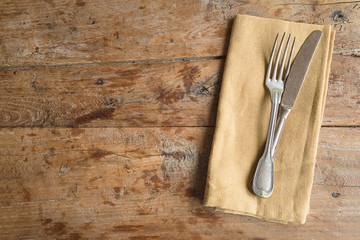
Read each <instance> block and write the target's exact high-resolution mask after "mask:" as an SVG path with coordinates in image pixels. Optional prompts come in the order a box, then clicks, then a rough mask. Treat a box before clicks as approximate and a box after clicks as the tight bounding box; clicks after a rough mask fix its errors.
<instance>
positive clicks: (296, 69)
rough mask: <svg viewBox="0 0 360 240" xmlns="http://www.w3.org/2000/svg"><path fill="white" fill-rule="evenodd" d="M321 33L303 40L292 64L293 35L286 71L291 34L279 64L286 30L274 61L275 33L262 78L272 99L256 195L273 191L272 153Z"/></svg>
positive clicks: (255, 187) (258, 170) (258, 166)
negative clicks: (263, 77) (267, 63)
mask: <svg viewBox="0 0 360 240" xmlns="http://www.w3.org/2000/svg"><path fill="white" fill-rule="evenodd" d="M321 35H322V32H321V31H313V32H312V33H311V34H310V35H309V36H308V38H307V39H306V40H305V41H304V43H303V45H302V46H301V48H300V50H299V52H298V53H297V55H296V57H295V59H294V61H293V63H292V64H291V58H292V54H293V50H294V45H295V38H294V39H293V41H292V46H291V50H290V53H289V57H288V61H287V66H286V71H285V73H284V68H285V62H286V58H287V54H288V52H289V51H288V50H289V45H290V40H291V35H289V37H288V39H287V42H286V46H285V49H284V54H283V56H282V60H281V65H280V67H279V62H280V57H281V51H282V48H283V44H284V38H285V33H284V34H283V36H282V39H281V41H280V46H279V48H278V51H277V54H276V59H275V63H273V60H274V55H275V52H276V46H277V42H278V37H279V34H277V36H276V39H275V43H274V46H273V49H272V51H271V55H270V60H269V65H268V68H267V72H266V77H265V85H266V87H267V88H268V90H269V92H270V97H271V102H272V105H271V115H270V124H269V130H268V135H267V139H266V145H265V150H264V153H263V155H262V157H261V158H260V160H259V162H258V165H257V168H256V171H255V175H254V179H253V183H252V188H253V191H254V193H255V194H256V195H258V196H259V197H263V198H267V197H270V196H271V194H272V192H273V188H274V161H273V158H274V156H275V151H276V148H277V145H278V143H279V140H280V136H281V133H282V130H283V128H284V124H285V121H286V119H287V117H288V115H289V113H290V111H291V110H292V108H293V106H294V104H295V101H296V98H297V96H298V95H299V92H300V89H301V86H302V84H303V81H304V79H305V76H306V73H307V70H308V69H309V65H310V62H311V59H312V57H313V55H314V52H315V50H316V47H317V45H318V43H319V41H320V38H321ZM273 65H274V66H273ZM278 67H279V69H278ZM270 76H271V77H270Z"/></svg>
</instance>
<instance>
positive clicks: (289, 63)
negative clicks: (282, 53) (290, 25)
mask: <svg viewBox="0 0 360 240" xmlns="http://www.w3.org/2000/svg"><path fill="white" fill-rule="evenodd" d="M295 39H296V37H294V41H293V44H292V46H291V51H290V56H289V61H288V64H287V67H286V74H285V79H286V78H287V77H288V75H289V72H290V67H291V57H292V54H293V51H294V46H295Z"/></svg>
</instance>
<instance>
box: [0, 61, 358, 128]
mask: <svg viewBox="0 0 360 240" xmlns="http://www.w3.org/2000/svg"><path fill="white" fill-rule="evenodd" d="M223 65H224V60H208V61H191V62H174V63H152V64H130V65H128V64H125V65H114V66H111V65H107V66H89V67H68V68H50V69H25V70H2V71H0V78H1V79H2V80H1V82H0V96H1V97H0V126H1V127H26V126H30V127H31V126H86V127H100V126H106V127H114V126H118V127H124V126H215V118H216V109H217V101H218V93H219V90H220V82H221V77H222V70H223ZM359 71H360V59H359V58H354V57H348V56H340V55H334V57H333V61H332V66H331V75H330V80H329V89H328V96H327V101H326V107H325V114H324V120H323V124H324V125H359V124H360V108H359V104H360V102H359V96H360V90H359V87H358V85H359V83H360V78H359V74H358V73H359Z"/></svg>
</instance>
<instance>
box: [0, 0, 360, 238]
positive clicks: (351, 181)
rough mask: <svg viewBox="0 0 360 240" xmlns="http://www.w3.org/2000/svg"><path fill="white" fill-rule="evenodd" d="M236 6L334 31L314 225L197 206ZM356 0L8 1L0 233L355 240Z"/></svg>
mask: <svg viewBox="0 0 360 240" xmlns="http://www.w3.org/2000/svg"><path fill="white" fill-rule="evenodd" d="M237 13H242V14H250V15H255V16H262V17H270V18H278V19H285V20H290V21H296V22H305V23H315V24H331V25H332V26H333V27H334V29H335V30H336V31H337V33H336V39H335V49H334V55H333V58H332V65H331V75H330V80H329V91H328V95H327V101H326V109H325V116H324V121H323V126H322V128H321V137H320V142H319V148H318V156H317V163H316V170H315V171H316V172H315V180H314V187H313V191H312V195H311V212H310V215H309V216H308V218H307V223H306V224H305V225H295V224H289V225H282V224H276V223H269V222H265V221H260V220H257V219H254V218H251V217H244V216H236V215H230V214H223V213H215V212H214V210H213V209H211V208H204V207H202V205H201V202H202V198H203V192H204V186H205V179H206V171H207V162H208V156H209V151H210V147H211V143H212V136H213V132H214V126H215V115H216V107H217V106H216V105H217V100H218V92H219V89H220V82H221V77H222V71H223V67H224V60H225V57H226V51H227V44H228V41H229V34H230V30H231V24H232V20H233V18H234V16H235V15H236V14H237ZM359 36H360V1H348V2H347V1H333V0H329V1H320V0H319V1H289V0H288V1H287V0H273V1H256V0H244V1H234V0H228V1H220V0H202V1H192V0H156V1H147V0H123V1H117V0H112V1H110V0H109V1H102V0H93V1H90V0H76V1H75V0H73V1H64V0H58V1H53V0H43V1H40V0H2V1H1V2H0V126H1V130H0V238H1V239H241V238H247V239H275V238H278V239H302V238H305V239H359V238H360V180H359V179H360V178H359V174H360V171H359V170H360V161H359V160H360V139H359V138H360V128H359V127H360V107H359V106H360V97H359V96H360V75H359V72H360V58H359V56H360V39H359Z"/></svg>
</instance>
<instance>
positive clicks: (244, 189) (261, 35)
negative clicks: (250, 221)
mask: <svg viewBox="0 0 360 240" xmlns="http://www.w3.org/2000/svg"><path fill="white" fill-rule="evenodd" d="M314 30H320V31H322V33H323V35H322V38H321V40H320V42H319V45H318V47H317V49H316V52H315V54H314V57H313V59H312V62H311V65H310V68H309V70H308V73H307V76H306V78H305V81H304V83H303V87H302V90H301V92H300V94H299V96H298V99H297V101H296V103H295V106H294V108H293V110H292V112H291V113H290V115H289V117H288V119H287V121H286V123H285V127H284V129H283V133H282V136H281V138H280V142H279V145H278V148H277V151H276V156H275V158H274V163H275V175H274V191H273V194H272V195H271V197H269V198H260V197H257V196H255V195H253V194H252V193H251V181H252V178H253V176H254V173H255V169H256V166H257V163H258V161H259V159H260V157H261V155H262V153H263V151H264V148H265V142H266V136H267V131H268V126H269V120H270V111H271V101H270V94H269V92H268V90H267V88H266V86H265V73H266V68H267V65H268V61H269V58H270V54H271V49H272V46H273V44H274V41H275V36H276V34H277V33H280V34H282V33H283V32H286V33H291V34H292V35H293V36H295V37H296V43H295V48H294V56H295V55H296V54H297V52H298V51H299V49H300V47H301V45H302V43H303V42H304V40H305V39H306V38H307V37H308V35H309V34H310V33H311V32H312V31H314ZM334 35H335V32H334V31H333V30H331V27H330V26H320V25H311V24H304V23H294V22H288V21H283V20H276V19H266V18H260V17H253V16H245V15H237V16H236V17H235V19H234V23H233V27H232V33H231V38H230V45H229V49H228V55H227V58H226V64H225V69H224V75H223V80H222V86H221V93H220V98H219V105H218V113H217V120H216V129H215V135H214V139H213V146H212V151H211V155H210V160H209V168H208V177H207V184H206V189H205V196H204V205H205V206H211V207H216V210H217V211H222V212H228V213H235V214H243V215H249V216H254V217H257V218H260V219H264V220H268V221H273V222H281V223H288V222H295V223H305V220H306V215H307V214H308V213H309V202H310V193H311V188H312V184H313V175H314V166H315V159H316V152H317V144H318V139H319V131H320V127H321V122H322V116H323V112H324V105H325V97H326V91H327V84H328V78H329V69H330V60H331V55H332V49H333V41H334Z"/></svg>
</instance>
